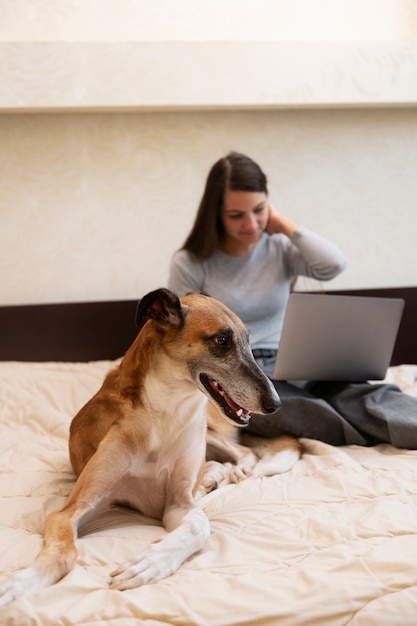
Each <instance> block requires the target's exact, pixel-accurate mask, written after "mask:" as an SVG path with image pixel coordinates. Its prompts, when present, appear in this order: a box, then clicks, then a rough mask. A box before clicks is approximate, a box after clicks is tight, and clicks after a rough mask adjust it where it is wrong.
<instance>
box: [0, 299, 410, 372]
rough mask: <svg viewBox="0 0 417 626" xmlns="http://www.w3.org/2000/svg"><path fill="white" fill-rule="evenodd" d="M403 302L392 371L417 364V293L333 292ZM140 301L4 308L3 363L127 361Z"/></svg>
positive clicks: (0, 331)
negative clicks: (126, 354)
mask: <svg viewBox="0 0 417 626" xmlns="http://www.w3.org/2000/svg"><path fill="white" fill-rule="evenodd" d="M331 293H335V294H341V295H344V294H350V295H358V296H381V297H390V298H403V299H404V300H405V309H404V314H403V318H402V321H401V325H400V329H399V333H398V338H397V342H396V346H395V349H394V353H393V356H392V360H391V365H399V364H401V363H417V334H416V332H415V328H416V321H417V287H400V288H393V289H360V290H350V291H332V292H331ZM136 306H137V300H118V301H103V302H75V303H64V304H28V305H17V306H4V307H0V361H97V360H101V359H116V358H118V357H120V356H122V355H123V354H124V353H125V351H126V350H127V348H128V347H129V345H130V344H131V343H132V341H133V339H134V338H135V336H136V333H137V329H136V326H135V312H136Z"/></svg>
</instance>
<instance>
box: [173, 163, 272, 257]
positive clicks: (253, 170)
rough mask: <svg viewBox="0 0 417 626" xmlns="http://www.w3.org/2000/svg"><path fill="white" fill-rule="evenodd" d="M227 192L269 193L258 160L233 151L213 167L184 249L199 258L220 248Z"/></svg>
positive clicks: (207, 255)
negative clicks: (222, 210)
mask: <svg viewBox="0 0 417 626" xmlns="http://www.w3.org/2000/svg"><path fill="white" fill-rule="evenodd" d="M226 189H228V190H229V191H255V192H264V193H266V194H267V193H268V189H267V179H266V176H265V174H264V173H263V171H262V170H261V168H260V167H259V165H258V164H257V163H255V161H252V159H250V158H249V157H247V156H245V155H244V154H239V153H238V152H230V153H229V154H228V155H227V156H225V157H224V158H222V159H219V160H218V161H217V162H216V163H215V164H214V165H213V167H212V168H211V170H210V172H209V174H208V177H207V181H206V186H205V189H204V193H203V196H202V198H201V201H200V206H199V207H198V211H197V215H196V218H195V221H194V225H193V227H192V229H191V232H190V234H189V235H188V237H187V239H186V240H185V243H184V245H183V246H182V249H183V250H188V252H191V253H192V254H193V255H195V256H196V257H197V258H199V259H207V258H208V257H209V256H211V255H212V254H213V252H214V250H215V249H216V248H217V245H218V241H219V235H220V234H221V233H222V232H223V224H222V221H221V218H220V211H221V208H222V204H223V198H224V192H225V191H226Z"/></svg>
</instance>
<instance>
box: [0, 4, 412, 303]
mask: <svg viewBox="0 0 417 626" xmlns="http://www.w3.org/2000/svg"><path fill="white" fill-rule="evenodd" d="M416 38H417V3H416V2H415V0H338V1H337V2H335V0H315V1H314V2H312V0H227V1H226V2H225V1H224V0H211V2H206V3H201V2H196V1H195V0H176V1H175V2H172V0H155V1H154V2H149V0H100V1H99V2H98V1H97V0H82V2H80V0H54V2H51V0H19V2H16V1H15V0H0V66H1V68H2V80H1V81H0V111H3V114H2V115H0V180H1V185H0V251H1V252H0V304H7V303H10V304H12V303H24V302H28V303H29V302H30V303H31V302H58V301H68V300H69V301H74V300H97V299H116V298H121V299H124V298H136V297H138V296H141V295H143V294H144V293H145V292H146V291H148V290H149V289H153V288H155V287H157V286H160V285H164V284H165V283H166V278H167V271H168V264H169V259H170V257H171V255H172V253H173V252H174V250H175V249H177V248H178V247H179V246H180V244H181V243H182V241H183V240H184V238H185V236H186V234H187V232H188V230H189V228H190V226H191V223H192V220H193V218H194V213H195V210H196V207H197V204H198V201H199V198H200V195H201V192H202V187H203V184H204V180H205V177H206V174H207V171H208V168H209V167H210V166H211V164H212V163H213V162H214V160H216V159H217V158H219V157H220V156H222V155H223V154H225V153H226V152H227V151H228V150H230V149H237V150H241V151H244V152H247V153H248V154H250V155H251V156H253V157H254V158H255V159H257V160H258V161H259V163H260V164H261V165H262V166H263V168H264V169H265V171H266V172H267V173H268V175H269V179H270V192H271V200H272V201H273V202H274V203H275V204H276V206H277V208H278V209H279V210H282V211H283V212H286V213H288V214H289V215H290V216H292V217H294V218H295V219H297V220H299V221H300V222H301V223H303V224H305V225H308V226H310V227H312V228H314V229H316V230H317V231H319V232H321V233H323V234H324V235H327V236H328V237H330V238H332V239H334V240H335V241H336V242H337V243H339V244H340V245H341V246H342V248H343V249H344V250H345V252H346V254H347V257H348V260H349V268H348V270H347V271H346V272H345V273H344V274H343V275H342V276H341V277H339V278H338V279H336V280H335V281H333V283H332V286H334V288H349V287H352V288H354V287H376V286H397V285H408V284H413V285H415V284H416V281H417V254H416V252H415V233H416V232H417V228H416V227H417V212H416V210H415V208H416V198H417V176H416V175H415V172H416V171H417V162H416V161H417V150H416V146H417V106H416V105H417V42H416ZM347 104H349V105H351V106H352V108H349V109H348V108H343V106H345V105H347ZM323 105H325V106H326V107H332V108H331V109H328V108H317V107H320V106H323ZM370 105H372V108H366V107H368V106H370ZM381 105H382V106H381ZM387 105H396V107H395V108H388V107H387ZM398 105H400V106H398ZM384 106H385V108H383V107H384ZM239 107H241V109H240V110H239ZM245 107H250V108H251V110H249V109H248V110H246V108H245ZM298 107H302V108H301V109H300V108H298ZM314 107H316V108H314ZM359 107H364V108H359ZM374 107H376V108H374ZM378 107H379V108H378ZM210 108H211V110H210ZM216 108H218V110H215V109H216ZM266 109H268V110H266ZM42 110H43V111H46V112H44V113H36V111H42ZM110 110H113V112H110ZM17 111H19V113H17ZM22 111H24V112H22ZM81 111H84V112H81ZM307 286H309V285H307Z"/></svg>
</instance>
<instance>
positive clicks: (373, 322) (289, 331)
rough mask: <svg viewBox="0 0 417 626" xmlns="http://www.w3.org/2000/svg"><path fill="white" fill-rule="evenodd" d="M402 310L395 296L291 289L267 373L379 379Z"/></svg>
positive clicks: (283, 376)
mask: <svg viewBox="0 0 417 626" xmlns="http://www.w3.org/2000/svg"><path fill="white" fill-rule="evenodd" d="M403 309H404V300H402V299H401V298H375V297H366V296H339V295H331V294H328V295H327V294H326V295H324V294H301V293H300V294H299V293H294V294H291V295H290V298H289V300H288V306H287V310H286V313H285V318H284V325H283V329H282V334H281V342H280V345H279V349H278V354H277V359H276V362H275V368H274V373H273V378H274V379H276V380H287V381H315V380H326V381H327V380H328V381H330V380H331V381H348V382H363V381H367V380H382V379H383V378H385V375H386V372H387V369H388V366H389V364H390V361H391V357H392V353H393V350H394V345H395V340H396V338H397V333H398V328H399V325H400V321H401V316H402V313H403Z"/></svg>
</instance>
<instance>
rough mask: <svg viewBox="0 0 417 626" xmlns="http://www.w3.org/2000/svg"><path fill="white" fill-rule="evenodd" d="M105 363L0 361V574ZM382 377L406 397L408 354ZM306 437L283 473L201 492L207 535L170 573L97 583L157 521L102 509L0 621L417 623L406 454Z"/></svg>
mask: <svg viewBox="0 0 417 626" xmlns="http://www.w3.org/2000/svg"><path fill="white" fill-rule="evenodd" d="M110 366H111V363H109V362H97V363H80V364H74V363H58V364H57V363H43V364H28V363H0V398H1V404H0V429H1V430H0V434H1V436H0V469H1V475H0V546H1V551H0V577H1V578H3V577H4V576H5V575H6V574H7V573H10V572H12V571H14V570H15V569H17V568H20V567H23V566H25V565H27V564H29V563H30V562H31V561H32V560H33V558H34V557H35V555H36V553H37V552H38V550H39V549H40V546H41V543H42V531H43V524H44V519H45V515H46V514H47V513H49V512H50V511H52V510H54V509H56V508H57V507H59V506H60V505H62V504H63V502H64V499H65V497H66V496H67V494H68V493H69V491H70V489H71V487H72V485H73V482H74V477H73V474H72V471H71V467H70V464H69V460H68V453H67V437H68V427H69V423H70V421H71V418H72V416H73V415H74V414H75V413H76V411H77V410H78V408H79V407H80V406H81V405H82V404H83V403H84V402H85V401H86V400H87V399H88V398H89V397H90V396H91V395H92V394H93V393H94V392H95V391H96V389H97V388H98V386H99V385H100V383H101V379H102V377H103V375H104V373H105V372H106V371H107V369H108V368H109V367H110ZM389 378H390V380H391V381H394V382H395V381H396V382H399V383H400V384H401V386H402V387H403V388H404V389H405V390H406V391H407V392H409V393H412V394H414V395H416V396H417V366H401V367H399V368H393V369H391V370H389ZM303 444H304V447H305V452H304V455H303V458H302V460H301V461H300V462H299V463H298V464H297V465H296V466H295V467H294V469H293V470H292V471H291V472H289V473H288V474H284V475H281V476H274V477H270V478H262V479H249V480H247V481H246V482H244V483H241V484H239V485H228V486H226V487H222V488H220V489H219V490H217V491H215V492H213V493H211V494H209V495H208V496H206V497H205V498H203V499H202V501H201V505H202V507H203V508H204V510H205V511H206V513H207V515H208V517H209V518H210V522H211V528H212V533H211V536H210V538H209V541H208V543H207V545H206V547H205V548H204V549H203V550H202V551H201V552H200V553H199V554H197V555H196V556H194V557H193V558H191V559H190V560H189V561H187V562H186V563H185V564H184V565H183V566H182V567H181V568H180V570H179V571H178V572H177V573H176V574H175V575H173V576H172V577H170V578H168V579H166V580H164V581H163V582H160V583H158V584H155V585H148V586H145V587H143V588H139V589H134V590H131V591H125V592H118V591H110V590H109V589H108V588H107V578H108V574H109V572H110V571H112V570H113V569H114V568H115V566H116V565H117V564H119V563H120V562H122V561H125V560H126V559H127V558H128V557H129V556H130V555H131V554H132V553H135V552H138V551H140V550H141V549H142V548H144V547H145V546H146V545H147V544H148V543H149V542H150V541H152V540H154V539H156V538H158V537H160V536H161V535H162V534H163V533H164V530H163V529H162V528H161V526H160V524H159V523H157V522H154V521H153V520H149V519H147V518H144V517H143V516H141V515H140V514H139V513H136V512H134V511H130V510H126V509H122V508H112V509H110V510H109V511H107V512H106V513H104V514H103V515H101V516H100V517H99V518H97V519H96V520H95V521H93V522H90V523H89V526H88V528H86V531H88V533H87V534H83V536H82V537H81V538H80V539H79V541H78V546H79V558H78V560H77V564H76V566H75V568H74V569H73V571H72V572H71V573H70V574H69V575H68V576H67V577H66V578H65V579H64V580H62V581H61V582H59V583H58V584H56V585H55V586H53V587H50V588H48V589H45V590H42V591H39V592H37V593H34V594H32V595H29V596H27V597H25V598H23V599H21V600H18V601H16V602H14V603H13V604H11V605H9V606H8V607H5V608H4V609H3V610H2V611H0V624H1V625H7V626H12V625H18V626H27V625H29V624H31V625H32V624H39V625H42V626H49V625H53V626H60V625H62V626H64V625H65V626H67V625H70V624H77V625H81V624H89V625H93V624H94V625H99V624H107V625H114V626H133V625H136V624H139V625H141V624H146V625H147V626H156V625H161V624H176V625H179V626H188V625H193V626H194V625H210V626H216V625H218V626H228V625H235V624H245V625H256V626H264V625H276V624H277V625H278V624H279V625H280V626H284V625H288V626H298V625H301V624H303V625H308V626H313V625H315V624H317V625H320V626H325V625H330V624H331V625H332V626H333V625H342V624H344V625H347V624H349V625H350V626H372V625H375V626H382V625H385V624H386V625H387V626H388V625H389V626H393V625H401V626H408V625H410V626H411V625H413V626H414V625H415V624H416V623H417V452H416V451H408V450H398V449H395V448H392V447H391V446H388V445H380V446H377V447H375V448H359V447H355V446H348V447H342V448H334V447H331V446H329V445H326V444H323V443H320V442H316V441H311V440H303Z"/></svg>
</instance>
